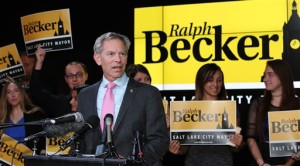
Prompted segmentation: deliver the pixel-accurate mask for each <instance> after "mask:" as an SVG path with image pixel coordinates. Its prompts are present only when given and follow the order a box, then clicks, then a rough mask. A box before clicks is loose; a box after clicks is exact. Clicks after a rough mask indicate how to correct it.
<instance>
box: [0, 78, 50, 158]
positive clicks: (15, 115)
mask: <svg viewBox="0 0 300 166" xmlns="http://www.w3.org/2000/svg"><path fill="white" fill-rule="evenodd" d="M5 81H6V82H5V84H4V86H3V89H2V92H1V99H0V124H6V123H7V124H16V125H19V126H17V127H9V128H4V129H2V130H0V135H1V136H2V135H3V134H6V135H8V136H10V137H11V138H13V139H15V140H16V141H20V140H22V139H24V138H25V137H28V136H30V135H33V134H36V133H38V132H41V131H43V128H42V126H40V125H34V126H22V124H24V123H26V122H31V121H39V120H42V119H44V118H45V114H44V112H43V110H42V109H41V108H40V107H37V106H35V105H33V104H32V102H31V100H30V98H29V97H28V95H27V93H26V92H25V90H24V89H23V88H22V86H21V84H20V83H18V82H16V81H15V80H14V79H13V78H10V77H7V78H6V79H5ZM24 144H25V145H26V146H27V147H28V148H30V149H33V147H34V143H33V141H28V142H24ZM44 149H45V138H40V139H39V141H38V142H37V154H40V153H41V151H42V150H44Z"/></svg>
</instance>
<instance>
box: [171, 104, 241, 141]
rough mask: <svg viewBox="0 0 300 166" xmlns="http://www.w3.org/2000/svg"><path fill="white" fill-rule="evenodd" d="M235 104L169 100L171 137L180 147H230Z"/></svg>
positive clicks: (234, 120)
mask: <svg viewBox="0 0 300 166" xmlns="http://www.w3.org/2000/svg"><path fill="white" fill-rule="evenodd" d="M236 130H237V126H236V101H229V100H215V101H171V102H170V136H171V140H179V142H180V143H181V144H182V145H232V143H231V142H230V141H229V139H228V134H230V133H231V134H234V133H236Z"/></svg>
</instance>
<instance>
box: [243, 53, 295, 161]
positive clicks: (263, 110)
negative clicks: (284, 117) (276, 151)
mask: <svg viewBox="0 0 300 166" xmlns="http://www.w3.org/2000/svg"><path fill="white" fill-rule="evenodd" d="M262 81H263V82H264V84H265V92H264V95H263V97H259V98H257V99H256V100H254V101H253V102H252V103H251V105H250V109H249V115H248V124H247V131H246V136H247V145H248V147H249V150H250V152H251V154H252V157H253V159H254V160H255V162H256V163H253V165H259V166H270V165H293V164H294V162H295V161H293V160H292V158H291V157H270V151H269V126H268V112H270V111H282V110H297V109H299V108H300V103H299V98H298V97H296V94H295V90H294V84H293V74H292V70H291V67H290V66H289V64H288V63H287V62H285V61H283V60H281V59H276V60H270V61H267V64H266V67H265V70H264V74H263V80H262Z"/></svg>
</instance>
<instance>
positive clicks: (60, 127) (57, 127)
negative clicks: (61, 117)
mask: <svg viewBox="0 0 300 166" xmlns="http://www.w3.org/2000/svg"><path fill="white" fill-rule="evenodd" d="M83 125H84V122H80V123H78V122H70V123H63V124H52V125H47V126H46V127H45V130H46V131H47V137H48V138H55V137H62V136H65V135H67V134H68V133H70V132H75V131H77V130H79V129H81V128H82V126H83Z"/></svg>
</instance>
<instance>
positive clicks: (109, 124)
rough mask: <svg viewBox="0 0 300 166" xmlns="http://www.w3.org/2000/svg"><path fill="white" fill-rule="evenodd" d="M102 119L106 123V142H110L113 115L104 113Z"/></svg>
mask: <svg viewBox="0 0 300 166" xmlns="http://www.w3.org/2000/svg"><path fill="white" fill-rule="evenodd" d="M104 121H105V124H106V134H107V140H106V143H107V144H109V143H112V133H111V132H112V129H111V127H112V124H113V115H112V114H106V115H105V117H104Z"/></svg>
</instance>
